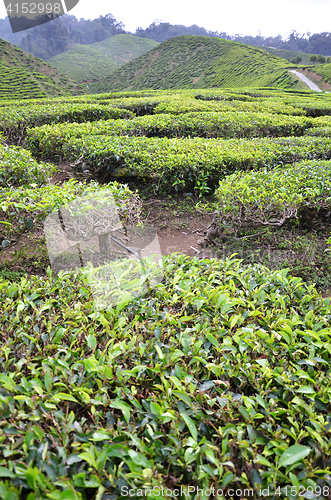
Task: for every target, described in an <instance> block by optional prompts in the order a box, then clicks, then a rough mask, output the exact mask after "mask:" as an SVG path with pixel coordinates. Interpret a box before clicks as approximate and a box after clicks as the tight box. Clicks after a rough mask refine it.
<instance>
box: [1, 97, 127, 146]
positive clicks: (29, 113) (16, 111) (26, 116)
mask: <svg viewBox="0 0 331 500" xmlns="http://www.w3.org/2000/svg"><path fill="white" fill-rule="evenodd" d="M133 116H134V115H133V113H132V112H131V111H128V110H123V109H117V108H115V107H114V106H103V105H101V104H99V103H77V102H75V103H74V104H71V103H70V102H65V103H61V102H59V103H54V104H49V105H48V104H43V105H36V104H34V105H31V106H21V107H10V108H6V107H4V108H0V130H1V131H2V132H3V133H4V134H5V136H6V139H7V141H8V142H18V141H21V140H22V138H23V136H24V134H25V130H26V128H27V127H37V126H40V125H44V124H46V123H63V122H78V123H83V122H87V121H96V120H101V119H104V120H109V119H117V118H132V117H133Z"/></svg>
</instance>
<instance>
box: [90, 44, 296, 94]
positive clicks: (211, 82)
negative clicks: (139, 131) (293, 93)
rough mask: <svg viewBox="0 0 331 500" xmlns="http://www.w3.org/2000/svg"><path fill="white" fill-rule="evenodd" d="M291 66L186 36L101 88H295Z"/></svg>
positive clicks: (238, 46)
mask: <svg viewBox="0 0 331 500" xmlns="http://www.w3.org/2000/svg"><path fill="white" fill-rule="evenodd" d="M290 67H295V66H294V65H293V64H292V65H291V64H290V63H289V62H288V61H286V60H284V59H281V58H279V57H276V56H274V55H272V54H269V53H267V52H265V51H264V50H262V49H260V48H257V47H251V46H249V45H244V44H241V43H237V42H232V41H229V40H224V39H221V38H208V37H202V36H193V35H188V36H180V37H175V38H171V39H169V40H167V41H166V42H163V43H161V44H160V45H159V46H158V47H155V48H154V49H152V50H150V51H149V52H148V53H147V54H144V55H142V56H140V57H138V58H137V59H135V60H133V61H131V62H129V63H127V64H125V65H124V66H122V67H121V68H119V69H118V70H116V71H115V72H113V73H112V74H111V75H109V76H108V77H107V78H105V79H103V80H102V81H101V82H100V83H99V84H98V85H96V86H95V91H96V92H109V91H114V90H141V89H147V88H154V89H171V88H173V89H179V88H186V89H189V88H207V87H252V86H255V87H266V86H273V87H280V88H288V87H291V86H292V85H293V83H292V82H291V77H290V76H289V74H288V72H287V70H288V68H290Z"/></svg>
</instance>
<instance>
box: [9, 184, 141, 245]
mask: <svg viewBox="0 0 331 500" xmlns="http://www.w3.org/2000/svg"><path fill="white" fill-rule="evenodd" d="M100 191H101V192H102V191H104V192H107V194H109V193H111V195H112V197H113V199H114V202H115V204H116V206H117V208H118V214H119V217H120V219H121V220H122V221H126V220H128V221H129V222H130V223H133V222H138V221H139V220H140V208H141V203H140V200H139V197H138V195H137V194H136V193H134V192H132V191H131V190H130V189H129V188H128V186H126V185H122V184H119V183H117V182H113V183H109V184H106V185H103V186H100V185H99V184H98V183H96V182H93V181H92V182H90V183H89V184H85V183H84V182H78V181H77V180H74V179H70V180H69V181H68V182H64V183H63V184H62V185H61V186H59V185H55V184H49V185H47V186H43V187H39V188H38V189H35V188H31V187H26V186H24V187H20V188H17V189H14V190H13V189H8V188H2V189H0V224H1V226H2V227H1V231H2V235H3V236H5V237H6V239H7V240H9V241H12V240H16V239H17V238H18V236H19V235H20V234H21V233H22V231H26V230H27V229H29V230H30V229H32V228H33V227H34V225H35V224H36V223H37V222H39V221H43V220H45V218H46V217H47V215H48V214H50V213H51V212H53V211H54V210H57V209H59V208H60V207H62V206H63V205H65V204H67V203H70V202H72V201H74V200H75V199H76V198H77V197H80V196H87V195H93V193H95V192H100Z"/></svg>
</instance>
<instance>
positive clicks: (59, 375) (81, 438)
mask: <svg viewBox="0 0 331 500" xmlns="http://www.w3.org/2000/svg"><path fill="white" fill-rule="evenodd" d="M0 307H1V311H2V335H3V337H2V338H3V340H2V346H1V352H2V356H1V358H0V364H1V374H0V391H1V422H0V426H1V440H0V450H1V451H0V453H1V456H2V461H1V468H0V472H1V478H0V495H1V496H2V498H8V499H10V500H18V499H21V498H29V499H30V498H31V499H35V498H36V499H37V498H54V499H59V500H60V499H63V500H64V499H66V500H88V499H89V498H92V497H95V498H100V499H101V498H102V497H103V495H104V496H109V495H113V496H114V497H116V498H125V497H126V496H128V493H127V492H128V491H129V490H132V491H133V493H131V497H134V498H139V497H144V498H145V497H147V498H148V497H149V498H157V496H158V497H159V498H165V493H164V494H162V495H161V488H164V489H171V490H173V491H174V495H176V489H177V488H179V491H180V488H181V487H182V489H183V490H184V491H185V493H186V495H185V497H186V498H188V499H189V500H193V499H194V498H196V491H197V490H196V488H197V487H198V488H199V489H200V491H202V490H204V491H206V490H208V489H212V488H215V492H216V491H217V490H219V491H220V490H223V492H222V493H220V492H219V493H218V497H219V498H227V497H231V493H230V491H231V490H232V489H241V490H244V489H250V490H253V492H252V493H253V495H252V493H250V494H249V497H250V498H251V497H258V496H259V491H261V489H265V488H269V489H270V494H275V495H276V496H275V497H276V498H290V497H289V494H288V492H289V491H290V488H291V487H293V488H292V492H294V491H297V492H298V488H299V487H300V488H304V489H305V490H306V491H309V492H312V493H313V494H312V496H310V498H313V499H317V498H321V496H322V494H320V493H321V492H326V491H327V490H329V489H330V486H331V485H330V476H329V472H330V467H331V459H330V456H331V453H330V437H331V419H330V416H329V415H330V412H331V404H330V396H331V378H330V362H331V337H330V326H331V324H330V319H331V318H330V307H329V306H328V305H326V301H325V303H324V302H323V301H322V300H321V299H319V297H318V295H317V293H316V291H315V290H314V289H313V288H312V287H307V285H305V284H304V283H303V282H302V281H301V280H300V279H299V278H292V277H291V276H288V274H287V271H286V270H285V271H284V270H283V271H276V272H271V271H270V270H268V269H266V268H263V267H260V266H255V267H244V266H243V265H242V264H241V262H240V261H238V260H235V259H232V260H227V261H221V262H219V261H216V260H202V261H199V260H198V259H191V258H189V257H187V256H177V257H172V258H167V259H166V260H165V261H164V280H163V282H162V283H160V284H159V285H157V286H156V287H155V288H154V289H153V290H151V291H150V292H148V293H147V294H146V295H145V296H142V297H140V298H139V299H136V300H134V301H132V302H131V303H128V304H121V305H120V306H118V307H117V308H116V309H113V310H111V309H108V310H106V309H103V310H100V309H97V308H96V307H95V305H94V303H93V300H92V297H91V293H90V290H89V286H88V283H86V282H85V281H84V279H83V278H82V277H81V276H80V275H76V274H74V273H72V272H71V273H66V274H62V275H59V276H53V275H52V274H51V272H50V271H49V272H48V277H47V279H42V278H39V277H37V276H32V277H31V278H30V279H29V281H28V280H26V279H24V278H23V279H22V280H21V281H20V282H19V283H10V282H8V281H2V280H1V281H0ZM193 487H194V488H195V489H193ZM286 487H287V488H288V489H287V490H286V489H285V488H286ZM153 488H154V492H155V493H154V495H153V494H150V495H148V493H147V494H146V495H145V493H144V492H145V489H146V490H147V491H148V490H152V489H153ZM275 488H278V493H277V490H276V491H275ZM323 488H324V490H323ZM300 491H301V490H300ZM28 495H29V496H28ZM277 495H278V496H277ZM323 495H324V493H323ZM177 496H178V495H177ZM199 498H201V499H203V500H207V498H208V493H205V494H201V493H200V494H199ZM247 498H248V497H247Z"/></svg>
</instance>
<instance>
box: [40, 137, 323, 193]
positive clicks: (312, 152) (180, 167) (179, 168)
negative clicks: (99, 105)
mask: <svg viewBox="0 0 331 500" xmlns="http://www.w3.org/2000/svg"><path fill="white" fill-rule="evenodd" d="M46 144H47V141H46ZM39 147H40V151H43V145H42V144H40V146H39ZM43 152H44V153H45V154H46V155H47V157H51V156H53V157H54V156H56V155H57V154H58V155H59V156H60V158H61V159H66V160H69V161H75V162H77V161H80V165H81V167H82V168H83V169H87V168H88V169H89V170H90V171H91V172H92V173H93V174H94V175H97V176H104V178H107V177H109V178H111V177H115V178H120V177H122V176H130V175H133V176H137V177H140V178H145V177H147V178H149V179H151V180H152V181H153V183H154V185H155V186H156V187H157V186H159V185H161V184H162V185H163V186H164V187H168V188H171V186H176V189H178V187H179V186H181V187H183V188H186V187H189V188H192V187H193V188H195V189H197V190H198V191H200V193H205V192H208V191H209V190H210V186H216V185H217V183H218V181H219V180H220V179H222V178H224V177H225V176H226V175H228V174H230V173H233V172H234V171H237V170H248V169H252V168H263V167H270V168H271V167H275V166H277V165H280V164H284V163H294V162H296V161H299V160H303V159H306V160H309V159H330V158H331V139H328V138H311V137H298V138H296V137H288V138H285V137H284V138H273V139H270V138H263V139H251V140H248V139H227V140H223V139H218V140H217V139H201V138H195V139H167V138H163V139H159V138H145V137H105V136H89V137H85V138H80V139H76V138H69V139H68V140H66V141H65V142H64V143H63V144H62V145H61V147H59V149H58V150H56V147H55V149H54V150H47V147H46V145H45V149H44V151H43Z"/></svg>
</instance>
